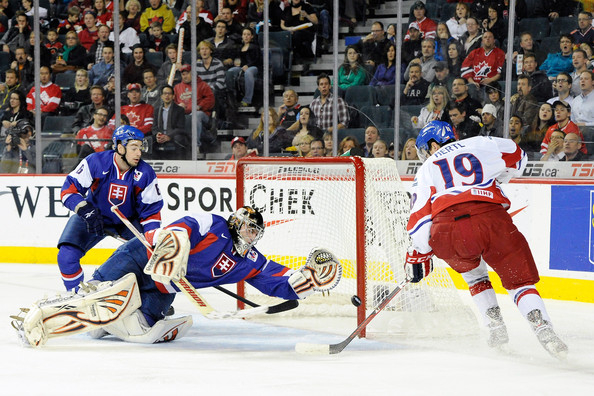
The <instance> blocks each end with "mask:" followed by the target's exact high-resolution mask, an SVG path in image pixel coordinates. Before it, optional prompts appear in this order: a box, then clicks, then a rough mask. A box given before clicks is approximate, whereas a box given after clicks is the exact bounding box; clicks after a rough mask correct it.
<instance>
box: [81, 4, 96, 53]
mask: <svg viewBox="0 0 594 396" xmlns="http://www.w3.org/2000/svg"><path fill="white" fill-rule="evenodd" d="M83 22H84V29H83V30H81V31H80V32H79V33H78V40H79V42H80V44H81V45H82V46H83V47H85V49H86V50H87V51H88V50H89V49H91V46H92V45H93V44H94V43H95V41H96V40H97V38H98V37H99V28H98V27H97V14H95V11H91V10H88V11H85V13H84V16H83Z"/></svg>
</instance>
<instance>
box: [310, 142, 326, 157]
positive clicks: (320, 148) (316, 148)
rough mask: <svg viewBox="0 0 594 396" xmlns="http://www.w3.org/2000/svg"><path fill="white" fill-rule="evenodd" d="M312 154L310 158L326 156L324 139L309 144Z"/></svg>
mask: <svg viewBox="0 0 594 396" xmlns="http://www.w3.org/2000/svg"><path fill="white" fill-rule="evenodd" d="M309 146H310V151H309V153H310V154H311V155H310V157H313V158H320V157H325V156H326V147H324V141H323V140H322V139H314V140H312V141H311V143H310V144H309Z"/></svg>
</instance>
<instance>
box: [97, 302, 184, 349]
mask: <svg viewBox="0 0 594 396" xmlns="http://www.w3.org/2000/svg"><path fill="white" fill-rule="evenodd" d="M192 323H193V321H192V316H183V317H180V318H172V319H162V320H159V321H158V322H156V323H155V324H154V325H153V326H152V327H151V326H149V325H148V323H147V322H146V319H145V318H144V315H143V314H142V312H141V311H140V310H136V311H135V312H134V313H133V314H131V315H130V316H128V317H126V318H124V319H123V320H120V321H117V322H115V323H113V324H111V325H109V326H105V327H104V329H105V331H107V332H108V333H109V334H111V335H114V336H116V337H117V338H119V339H121V340H123V341H127V342H135V343H139V344H156V343H159V342H168V341H173V340H175V339H179V338H181V337H183V336H184V335H186V333H187V332H188V331H189V330H190V328H191V327H192Z"/></svg>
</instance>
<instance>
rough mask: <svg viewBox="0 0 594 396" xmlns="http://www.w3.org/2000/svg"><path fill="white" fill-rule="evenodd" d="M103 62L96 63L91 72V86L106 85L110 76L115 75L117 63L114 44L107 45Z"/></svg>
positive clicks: (104, 48)
mask: <svg viewBox="0 0 594 396" xmlns="http://www.w3.org/2000/svg"><path fill="white" fill-rule="evenodd" d="M101 58H102V60H101V61H100V62H98V63H95V64H94V65H93V66H92V67H91V69H90V70H89V81H90V82H91V85H105V84H107V80H108V79H109V76H111V75H112V74H113V73H114V70H115V62H114V59H113V58H114V53H113V44H111V45H109V44H108V45H105V46H104V47H103V49H102V55H101Z"/></svg>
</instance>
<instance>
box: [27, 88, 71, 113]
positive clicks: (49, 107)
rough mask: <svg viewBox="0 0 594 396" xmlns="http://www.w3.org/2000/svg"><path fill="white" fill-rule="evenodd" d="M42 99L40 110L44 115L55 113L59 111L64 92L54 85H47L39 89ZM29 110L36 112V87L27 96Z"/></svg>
mask: <svg viewBox="0 0 594 396" xmlns="http://www.w3.org/2000/svg"><path fill="white" fill-rule="evenodd" d="M39 92H40V94H39V97H40V99H41V105H40V109H41V111H42V112H43V113H53V112H55V111H56V110H58V107H59V106H60V100H62V90H61V89H60V87H59V86H58V85H56V84H54V83H51V82H49V83H47V84H45V85H41V86H40V87H39ZM26 100H27V110H29V111H35V86H33V87H31V89H30V90H29V93H28V94H27V99H26Z"/></svg>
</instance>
